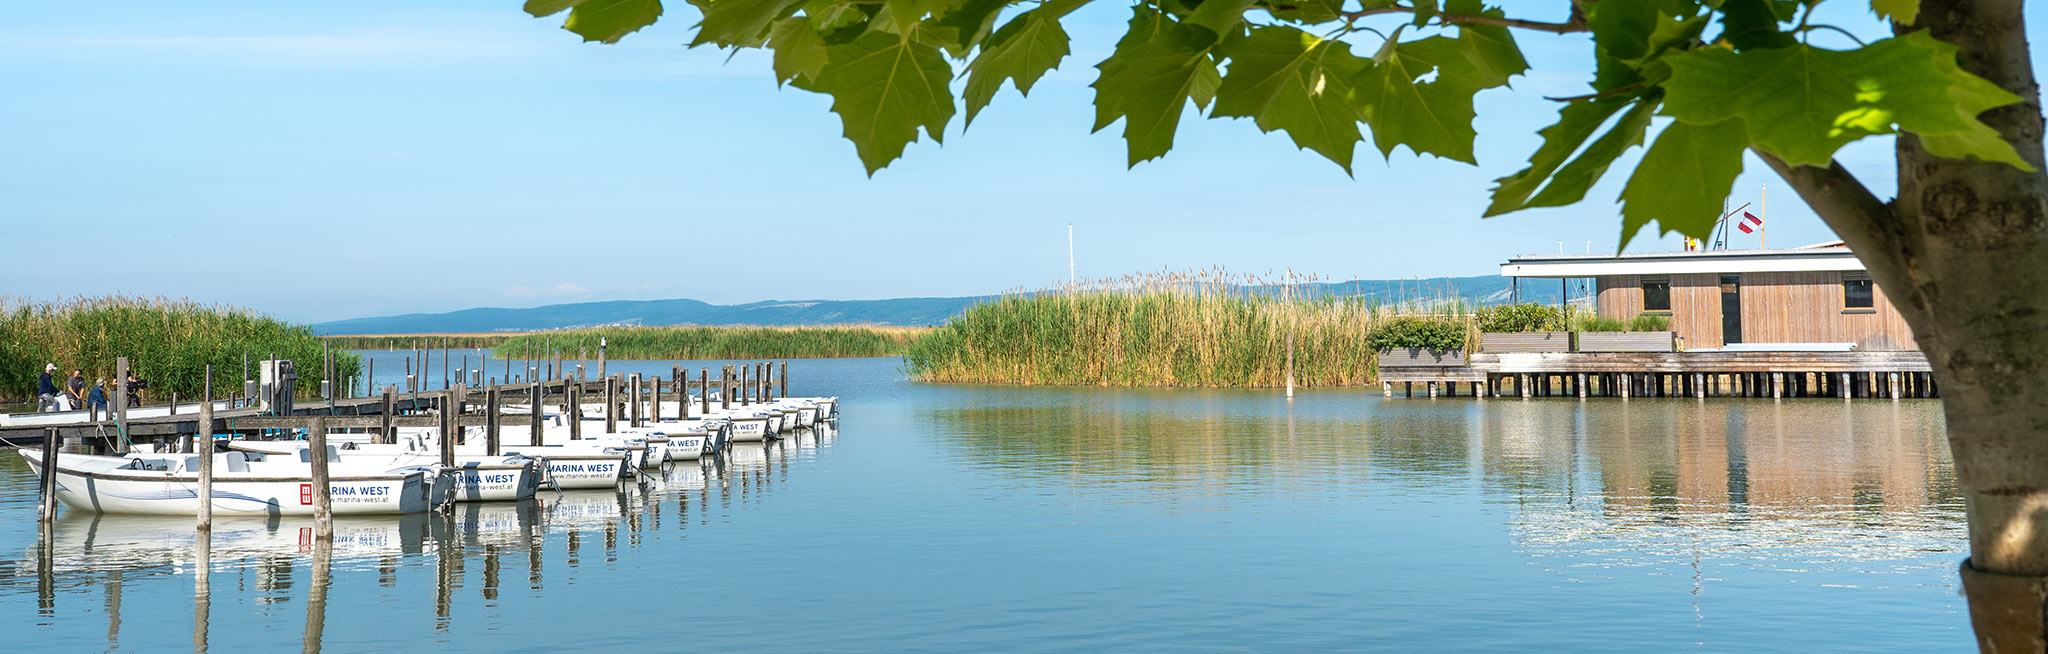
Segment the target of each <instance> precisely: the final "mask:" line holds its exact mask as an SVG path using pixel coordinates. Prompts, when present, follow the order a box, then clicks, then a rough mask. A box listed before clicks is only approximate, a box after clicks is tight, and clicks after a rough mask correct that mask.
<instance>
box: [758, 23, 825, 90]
mask: <svg viewBox="0 0 2048 654" xmlns="http://www.w3.org/2000/svg"><path fill="white" fill-rule="evenodd" d="M768 47H771V48H774V49H775V83H776V84H778V85H780V84H782V83H783V82H787V81H789V80H791V79H795V78H796V76H797V75H798V74H802V75H806V76H809V77H810V78H811V79H817V78H818V73H821V72H824V70H825V60H826V58H825V39H824V38H822V37H820V36H818V30H816V29H813V28H812V27H811V19H809V18H805V17H803V16H791V17H789V18H784V19H782V20H779V21H776V22H775V28H774V29H772V30H769V32H768Z"/></svg>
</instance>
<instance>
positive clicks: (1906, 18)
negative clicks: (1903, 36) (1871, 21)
mask: <svg viewBox="0 0 2048 654" xmlns="http://www.w3.org/2000/svg"><path fill="white" fill-rule="evenodd" d="M1870 10H1871V11H1875V12H1877V15H1879V16H1882V17H1885V18H1889V19H1891V21H1892V22H1894V23H1898V24H1900V25H1911V24H1913V21H1916V20H1919V19H1920V0H1870Z"/></svg>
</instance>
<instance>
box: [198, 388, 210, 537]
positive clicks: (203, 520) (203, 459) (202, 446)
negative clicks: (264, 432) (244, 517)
mask: <svg viewBox="0 0 2048 654" xmlns="http://www.w3.org/2000/svg"><path fill="white" fill-rule="evenodd" d="M212 369H213V368H212V366H208V367H207V371H208V374H211V373H212ZM210 529H213V403H212V402H206V403H203V404H200V405H199V530H200V531H207V530H210Z"/></svg>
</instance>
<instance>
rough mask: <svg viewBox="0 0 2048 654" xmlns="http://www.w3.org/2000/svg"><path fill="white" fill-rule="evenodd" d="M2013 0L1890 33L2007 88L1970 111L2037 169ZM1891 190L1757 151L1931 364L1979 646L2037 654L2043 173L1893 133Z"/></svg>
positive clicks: (2047, 259)
mask: <svg viewBox="0 0 2048 654" xmlns="http://www.w3.org/2000/svg"><path fill="white" fill-rule="evenodd" d="M2023 4H2024V3H2023V0H1925V1H1923V2H1922V3H1921V11H1920V16H1919V20H1918V21H1917V23H1916V24H1915V25H1912V26H1910V27H1900V28H1898V29H1899V31H1901V32H1904V31H1911V30H1918V29H1929V30H1932V32H1933V35H1934V36H1935V37H1936V38H1938V39H1940V40H1942V41H1944V42H1947V43H1952V44H1955V45H1957V46H1958V47H1959V48H1960V51H1959V52H1958V53H1957V59H1958V62H1959V63H1960V64H1961V65H1962V67H1963V68H1964V69H1965V70H1968V71H1970V72H1973V73H1976V74H1977V75H1980V76H1982V77H1984V78H1985V79H1988V80H1990V81H1992V82H1993V83H1996V84H1998V85H1999V86H2001V87H2004V88H2005V89H2006V90H2008V91H2011V92H2013V93H2014V94H2017V95H2019V96H2020V97H2021V98H2023V99H2024V100H2023V101H2022V102H2020V103H2018V104H2014V105H2010V106H2005V107H2000V108H1997V109H1993V110H1991V111H1988V112H1985V113H1984V114H1983V115H1982V116H1980V118H1981V119H1982V120H1984V122H1985V123H1987V124H1989V125H1990V126H1991V127H1992V128H1994V129H1996V130H1998V131H1999V133H2000V134H2001V135H2003V136H2004V137H2005V139H2006V140H2007V141H2009V142H2011V143H2012V144H2013V146H2014V147H2015V148H2017V149H2018V150H2019V153H2020V156H2021V157H2023V158H2025V159H2026V160H2027V161H2028V162H2031V163H2032V164H2034V166H2035V167H2036V168H2048V166H2044V165H2043V159H2042V144H2041V135H2042V115H2041V104H2040V93H2039V88H2038V87H2037V85H2036V84H2035V82H2034V74H2033V65H2032V62H2031V60H2030V59H2029V56H2028V51H2027V50H2028V48H2027V41H2026V25H2025V17H2024V16H2023V15H2022V12H2021V8H2022V5H2023ZM1897 157H1898V179H1899V196H1898V199H1897V200H1895V201H1894V202H1892V203H1891V204H1890V205H1889V206H1886V205H1884V204H1883V203H1881V202H1879V201H1877V200H1876V199H1875V198H1872V197H1868V193H1867V192H1865V191H1863V190H1862V189H1861V187H1860V186H1859V185H1857V184H1856V183H1855V181H1854V179H1853V177H1849V176H1848V174H1847V172H1846V171H1843V170H1842V169H1841V168H1840V166H1835V167H1832V168H1829V169H1820V168H1811V167H1802V168H1788V167H1786V166H1784V165H1783V163H1782V162H1779V161H1776V160H1775V158H1772V157H1766V159H1767V160H1770V161H1771V163H1772V165H1773V167H1775V168H1777V169H1778V171H1779V173H1780V174H1782V175H1784V176H1785V178H1786V179H1787V180H1789V181H1791V182H1792V185H1793V186H1794V188H1796V189H1798V190H1799V192H1800V194H1801V196H1803V197H1805V198H1806V199H1807V200H1808V202H1809V203H1810V204H1812V205H1813V206H1814V208H1815V210H1816V211H1817V212H1819V213H1820V214H1821V217H1822V218H1823V219H1824V220H1826V221H1827V222H1828V224H1829V226H1831V227H1833V228H1834V230H1835V232H1836V233H1837V234H1839V235H1840V236H1841V237H1842V238H1843V239H1844V240H1845V241H1847V242H1848V244H1849V246H1850V247H1851V248H1853V249H1855V251H1856V253H1857V254H1858V256H1859V257H1861V258H1862V259H1863V262H1864V263H1865V265H1867V266H1869V268H1870V273H1871V276H1872V277H1873V278H1874V279H1876V280H1877V283H1878V284H1879V285H1880V286H1882V287H1883V288H1884V290H1885V293H1886V295H1888V296H1890V297H1891V298H1892V299H1893V300H1894V302H1895V303H1896V304H1897V305H1898V307H1899V311H1900V313H1902V314H1904V316H1905V318H1906V321H1907V323H1909V324H1910V325H1911V326H1912V327H1913V334H1914V337H1915V338H1916V339H1917V340H1918V341H1919V342H1920V348H1921V349H1922V350H1923V351H1925V352H1926V353H1927V357H1928V360H1929V362H1930V363H1931V364H1932V365H1933V367H1934V377H1935V379H1936V380H1937V381H1938V382H1939V383H1940V384H1941V395H1942V398H1943V410H1944V411H1945V412H1946V414H1947V417H1948V435H1949V448H1950V450H1951V451H1952V452H1953V453H1954V458H1955V466H1956V478H1957V481H1958V482H1959V485H1960V486H1961V487H1962V492H1963V496H1964V499H1965V502H1966V510H1967V511H1968V515H1969V520H1970V558H1969V559H1968V560H1966V561H1964V562H1963V566H1962V568H1963V569H1962V580H1963V587H1964V594H1965V595H1966V596H1967V597H1968V598H1969V602H1970V617H1971V623H1972V625H1973V626H1974V627H1975V629H1976V633H1977V642H1978V646H1979V647H1980V648H1981V649H1982V650H1983V651H1986V652H2044V651H2048V601H2044V600H2048V177H2044V176H2043V174H2042V173H2041V172H2038V171H2037V172H2031V173H2030V172H2025V171H2021V170H2019V169H2016V168H2013V167H2011V166H2007V165H2004V164H1997V163H1984V162H1974V161H1961V160H1956V159H1945V158H1942V157H1937V156H1934V155H1932V154H1929V153H1928V152H1927V151H1926V150H1925V149H1924V148H1922V147H1921V145H1920V140H1919V139H1918V138H1916V137H1914V136H1912V135H1910V134H1908V135H1901V136H1900V137H1899V139H1898V145H1897Z"/></svg>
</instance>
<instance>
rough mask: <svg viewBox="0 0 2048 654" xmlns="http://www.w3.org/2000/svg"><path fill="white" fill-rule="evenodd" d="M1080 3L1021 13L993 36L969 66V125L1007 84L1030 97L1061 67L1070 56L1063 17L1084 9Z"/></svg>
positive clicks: (964, 92)
mask: <svg viewBox="0 0 2048 654" xmlns="http://www.w3.org/2000/svg"><path fill="white" fill-rule="evenodd" d="M1080 4H1081V3H1080V2H1079V1H1078V0H1062V1H1058V2H1049V3H1046V4H1044V5H1041V6H1040V7H1038V8H1037V9H1032V10H1030V11H1027V12H1024V13H1022V14H1018V15H1017V17H1015V18H1012V19H1010V22H1008V23H1005V24H1004V25H1003V26H1002V28H1000V29H997V30H996V32H995V33H994V34H992V35H990V36H989V38H988V41H987V42H986V43H984V44H982V46H981V53H980V54H978V55H976V56H975V57H974V61H972V62H969V63H968V64H967V84H966V85H965V86H964V87H963V88H962V89H961V90H962V93H961V95H962V96H963V97H964V98H965V100H966V101H967V124H969V125H973V124H974V116H975V115H976V114H979V113H981V110H982V108H984V107H987V106H988V103H989V100H991V99H994V98H995V96H996V92H997V91H1000V90H1002V88H1003V82H1004V81H1005V80H1007V81H1009V82H1010V83H1011V84H1013V85H1015V86H1016V87H1017V94H1018V95H1030V94H1031V85H1033V84H1037V83H1038V79H1039V78H1041V77H1044V76H1045V73H1046V72H1047V71H1050V70H1052V69H1055V68H1058V67H1059V65H1060V61H1061V60H1063V59H1065V58H1066V57H1067V54H1068V50H1067V48H1068V45H1067V44H1068V41H1069V38H1068V36H1067V30H1066V29H1065V28H1062V27H1060V18H1061V17H1062V16H1064V15H1066V14H1067V12H1070V11H1073V10H1074V8H1075V7H1079V6H1080Z"/></svg>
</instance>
